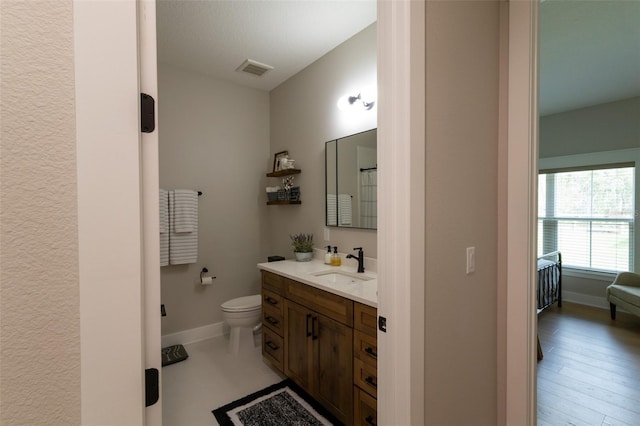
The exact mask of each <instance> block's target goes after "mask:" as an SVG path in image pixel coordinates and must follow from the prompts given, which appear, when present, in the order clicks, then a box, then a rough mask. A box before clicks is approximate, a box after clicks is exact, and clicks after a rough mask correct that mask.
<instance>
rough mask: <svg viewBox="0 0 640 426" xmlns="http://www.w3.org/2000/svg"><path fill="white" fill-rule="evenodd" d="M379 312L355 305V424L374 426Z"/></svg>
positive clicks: (359, 304) (375, 416)
mask: <svg viewBox="0 0 640 426" xmlns="http://www.w3.org/2000/svg"><path fill="white" fill-rule="evenodd" d="M377 315H378V311H377V309H375V308H372V307H371V306H367V305H363V304H361V303H354V326H353V327H354V331H353V401H354V409H353V416H354V424H355V425H362V426H374V425H376V424H377V397H378V339H377V331H376V320H377Z"/></svg>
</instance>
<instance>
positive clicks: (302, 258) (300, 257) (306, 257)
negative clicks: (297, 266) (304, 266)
mask: <svg viewBox="0 0 640 426" xmlns="http://www.w3.org/2000/svg"><path fill="white" fill-rule="evenodd" d="M294 254H295V255H296V260H297V261H298V262H309V261H310V260H311V259H313V252H308V253H301V252H298V251H296V252H294Z"/></svg>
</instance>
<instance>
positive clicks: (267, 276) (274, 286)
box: [262, 271, 284, 294]
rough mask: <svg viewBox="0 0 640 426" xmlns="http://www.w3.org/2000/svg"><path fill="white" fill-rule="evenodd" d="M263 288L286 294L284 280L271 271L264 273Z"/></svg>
mask: <svg viewBox="0 0 640 426" xmlns="http://www.w3.org/2000/svg"><path fill="white" fill-rule="evenodd" d="M262 288H263V289H264V288H266V289H268V290H271V291H273V292H275V293H278V294H284V278H283V277H281V276H280V275H276V274H274V273H272V272H269V271H262Z"/></svg>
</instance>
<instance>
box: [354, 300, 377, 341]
mask: <svg viewBox="0 0 640 426" xmlns="http://www.w3.org/2000/svg"><path fill="white" fill-rule="evenodd" d="M377 322H378V310H377V309H376V308H372V307H371V306H367V305H363V304H362V303H358V302H355V303H354V304H353V328H355V329H356V330H360V331H362V332H363V333H366V334H368V335H370V336H374V337H375V336H377V330H378V325H377Z"/></svg>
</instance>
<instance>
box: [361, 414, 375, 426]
mask: <svg viewBox="0 0 640 426" xmlns="http://www.w3.org/2000/svg"><path fill="white" fill-rule="evenodd" d="M364 421H365V422H367V424H368V425H371V426H378V425H377V424H376V422H374V419H373V416H367V417H366V418H365V419H364Z"/></svg>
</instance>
